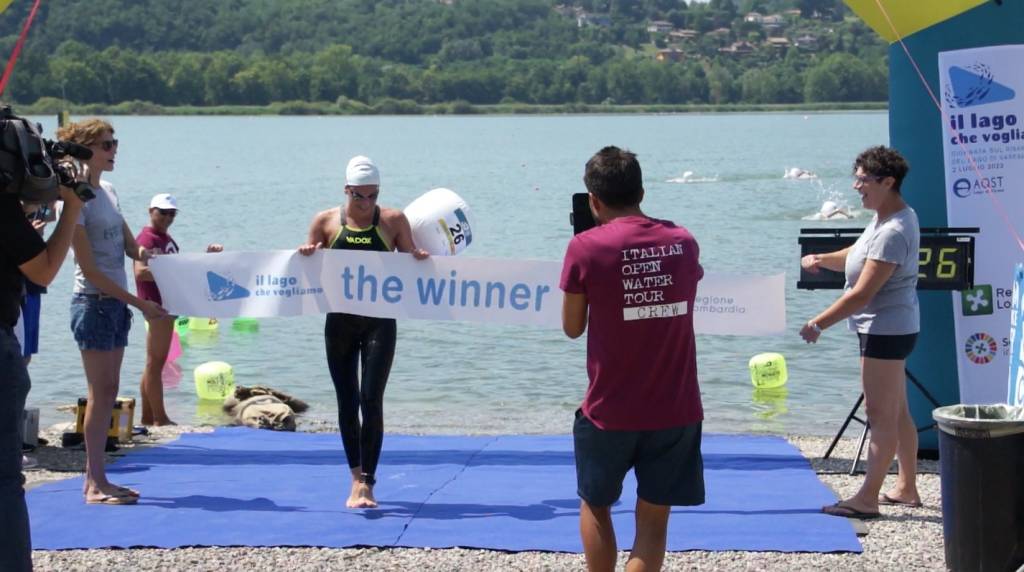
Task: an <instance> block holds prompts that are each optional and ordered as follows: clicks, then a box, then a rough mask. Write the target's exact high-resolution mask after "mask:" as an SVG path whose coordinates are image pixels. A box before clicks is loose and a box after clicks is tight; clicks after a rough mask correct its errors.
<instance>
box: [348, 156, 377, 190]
mask: <svg viewBox="0 0 1024 572" xmlns="http://www.w3.org/2000/svg"><path fill="white" fill-rule="evenodd" d="M345 184H346V185H348V186H350V187H361V186H363V185H379V184H380V171H378V170H377V165H374V164H373V160H372V159H370V158H369V157H364V156H362V155H356V156H355V157H352V159H351V160H349V162H348V167H346V168H345Z"/></svg>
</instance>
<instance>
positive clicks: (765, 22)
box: [761, 14, 786, 33]
mask: <svg viewBox="0 0 1024 572" xmlns="http://www.w3.org/2000/svg"><path fill="white" fill-rule="evenodd" d="M785 23H786V18H784V17H783V16H781V15H779V14H772V15H770V16H765V17H764V18H762V19H761V29H763V30H764V31H765V32H769V33H770V32H774V31H776V30H781V29H782V27H783V26H784V25H785Z"/></svg>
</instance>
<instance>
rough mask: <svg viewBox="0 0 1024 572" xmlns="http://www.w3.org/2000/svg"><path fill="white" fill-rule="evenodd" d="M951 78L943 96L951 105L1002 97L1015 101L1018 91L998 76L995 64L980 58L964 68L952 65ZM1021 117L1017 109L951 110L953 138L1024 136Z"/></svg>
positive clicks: (995, 139) (993, 140)
mask: <svg viewBox="0 0 1024 572" xmlns="http://www.w3.org/2000/svg"><path fill="white" fill-rule="evenodd" d="M947 73H948V75H949V82H948V83H947V84H946V89H945V92H944V93H943V97H944V99H945V100H946V105H947V106H949V108H950V109H966V108H969V107H976V106H979V105H988V104H992V103H999V102H1002V101H1012V100H1013V99H1015V98H1016V97H1017V93H1016V92H1015V91H1014V90H1013V89H1012V88H1010V87H1008V86H1006V85H1003V84H1001V83H999V82H997V81H996V80H995V77H994V76H993V74H992V70H991V68H989V67H988V66H987V65H985V64H983V63H981V62H977V63H974V64H971V65H969V66H967V67H966V68H962V67H959V66H950V67H949V69H948V70H947ZM1019 123H1020V121H1019V118H1018V117H1017V116H1016V115H1015V114H1013V113H1007V114H999V113H995V114H984V113H977V112H971V113H950V114H949V126H950V127H951V128H952V131H953V137H952V139H951V142H952V143H954V144H957V143H1009V142H1011V141H1020V140H1022V139H1024V131H1022V130H1021V129H1020V127H1018V124H1019Z"/></svg>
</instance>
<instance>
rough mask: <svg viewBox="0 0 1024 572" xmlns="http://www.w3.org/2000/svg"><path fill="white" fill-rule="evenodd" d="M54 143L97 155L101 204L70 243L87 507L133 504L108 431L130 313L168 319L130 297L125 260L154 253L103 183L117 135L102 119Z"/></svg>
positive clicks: (75, 126)
mask: <svg viewBox="0 0 1024 572" xmlns="http://www.w3.org/2000/svg"><path fill="white" fill-rule="evenodd" d="M57 137H58V138H60V140H62V141H71V142H72V143H78V144H79V145H84V146H86V147H88V148H89V149H90V150H92V153H93V155H92V157H91V158H90V159H89V160H88V161H87V162H86V166H87V167H88V177H89V184H90V185H91V186H92V188H93V192H95V194H96V198H94V199H93V200H91V201H89V202H88V203H87V204H86V206H85V207H83V208H82V212H81V214H80V215H79V217H78V221H77V224H76V225H75V231H74V236H73V238H72V239H71V245H72V247H73V248H74V251H75V287H74V293H73V295H72V297H71V331H72V333H73V334H74V337H75V341H76V342H77V343H78V349H79V351H81V353H82V365H83V366H84V368H85V379H86V383H87V384H88V388H89V400H88V403H87V404H86V408H85V428H84V431H85V450H86V464H85V485H84V490H83V492H84V494H85V502H86V503H89V504H135V503H136V502H138V499H139V494H138V492H137V491H133V490H131V489H128V488H125V487H120V486H117V485H115V484H113V483H111V482H110V481H109V480H107V473H106V470H105V467H104V450H105V445H106V437H107V428H108V427H109V425H110V416H111V413H112V410H113V408H114V402H115V400H116V399H117V392H118V387H119V386H120V383H121V361H122V359H123V358H124V348H125V346H126V345H128V330H129V329H130V328H131V323H132V315H131V312H130V311H129V310H128V306H129V305H131V306H134V307H136V308H138V309H139V310H140V311H141V312H142V313H143V315H145V316H146V318H147V319H150V320H155V319H159V318H166V317H167V312H166V311H165V310H164V309H163V308H161V307H160V305H159V304H157V303H155V302H152V301H149V300H142V299H140V298H138V297H137V296H135V295H133V294H132V293H131V292H129V291H128V281H127V276H126V274H125V269H124V260H125V257H128V258H131V259H133V260H138V261H145V260H147V259H148V258H149V257H150V253H149V252H148V251H146V250H145V249H144V248H141V247H140V246H139V245H138V243H136V242H135V235H134V234H132V232H131V230H130V229H129V228H128V225H127V224H126V223H125V221H124V217H123V216H121V206H120V204H119V203H118V198H117V193H116V192H115V191H114V188H113V186H111V185H110V183H108V182H106V181H101V180H100V176H101V175H102V174H103V172H105V171H112V170H114V160H115V158H116V156H117V139H114V128H113V127H112V126H111V125H110V123H107V122H106V121H103V120H101V119H86V120H85V121H81V122H78V123H71V124H69V125H65V126H64V127H61V128H60V129H59V130H58V131H57Z"/></svg>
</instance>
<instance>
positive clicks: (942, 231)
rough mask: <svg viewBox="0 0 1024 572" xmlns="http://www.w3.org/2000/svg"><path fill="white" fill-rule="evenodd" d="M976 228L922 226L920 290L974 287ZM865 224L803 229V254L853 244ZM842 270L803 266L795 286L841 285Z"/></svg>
mask: <svg viewBox="0 0 1024 572" xmlns="http://www.w3.org/2000/svg"><path fill="white" fill-rule="evenodd" d="M978 230H979V229H977V228H922V229H921V250H920V256H919V259H918V260H919V263H920V268H919V269H918V274H917V288H918V290H966V289H969V288H973V287H974V236H972V235H971V234H972V233H977V232H978ZM862 232H864V229H862V228H840V229H827V228H814V229H808V228H805V229H801V230H800V238H799V242H800V256H801V257H803V256H806V255H808V254H824V253H826V252H835V251H837V250H842V249H844V248H846V247H847V246H851V245H852V244H853V243H854V242H856V241H857V237H859V236H860V235H861V233H862ZM845 282H846V278H845V276H844V275H843V273H842V272H833V271H831V270H825V269H821V270H820V271H819V272H818V273H817V274H811V273H809V272H807V271H806V270H804V269H802V268H801V269H800V279H799V280H798V281H797V283H796V287H797V288H799V289H802V290H818V289H836V288H842V287H843V285H844V284H845Z"/></svg>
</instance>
